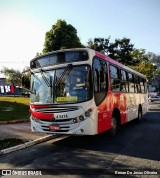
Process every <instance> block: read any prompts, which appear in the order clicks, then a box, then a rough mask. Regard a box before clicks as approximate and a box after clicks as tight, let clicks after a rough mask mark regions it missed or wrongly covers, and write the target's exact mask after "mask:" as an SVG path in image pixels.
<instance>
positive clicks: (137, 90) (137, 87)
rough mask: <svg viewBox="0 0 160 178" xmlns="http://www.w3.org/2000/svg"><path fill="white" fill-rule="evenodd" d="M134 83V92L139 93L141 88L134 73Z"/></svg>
mask: <svg viewBox="0 0 160 178" xmlns="http://www.w3.org/2000/svg"><path fill="white" fill-rule="evenodd" d="M134 83H135V93H140V92H141V89H140V83H139V77H138V76H136V75H135V76H134Z"/></svg>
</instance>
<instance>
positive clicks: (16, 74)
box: [0, 67, 22, 86]
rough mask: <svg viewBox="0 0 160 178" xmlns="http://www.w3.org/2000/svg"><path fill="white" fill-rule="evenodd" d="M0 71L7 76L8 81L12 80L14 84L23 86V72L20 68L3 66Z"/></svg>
mask: <svg viewBox="0 0 160 178" xmlns="http://www.w3.org/2000/svg"><path fill="white" fill-rule="evenodd" d="M0 72H1V73H2V74H4V75H5V76H6V77H7V81H8V82H11V83H12V84H13V85H18V86H21V78H22V73H21V72H20V71H19V70H15V69H9V68H7V67H3V69H2V70H1V71H0Z"/></svg>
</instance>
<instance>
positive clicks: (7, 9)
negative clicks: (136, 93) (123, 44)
mask: <svg viewBox="0 0 160 178" xmlns="http://www.w3.org/2000/svg"><path fill="white" fill-rule="evenodd" d="M58 19H62V20H65V21H66V22H67V23H68V24H71V25H72V26H74V27H75V28H76V29H77V35H78V37H79V38H80V40H81V43H82V44H84V45H87V41H88V40H89V39H90V38H92V39H94V38H95V37H102V38H108V36H111V40H110V41H111V42H113V41H114V40H115V39H116V38H123V37H127V38H130V39H131V43H132V44H134V47H135V48H138V49H145V50H146V51H147V52H153V53H155V54H160V44H159V42H160V23H159V22H160V0H58V1H57V0H0V70H1V69H2V68H3V67H4V66H5V67H8V68H14V69H19V70H22V69H24V68H25V67H26V66H29V61H30V60H31V59H33V58H34V57H35V55H36V53H37V52H41V51H42V49H43V44H44V41H45V33H46V32H47V31H49V30H50V29H51V28H52V25H54V24H55V23H56V22H57V20H58ZM0 77H2V75H1V74H0Z"/></svg>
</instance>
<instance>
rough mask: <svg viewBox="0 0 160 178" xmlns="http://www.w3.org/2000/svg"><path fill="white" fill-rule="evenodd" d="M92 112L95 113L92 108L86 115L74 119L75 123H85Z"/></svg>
mask: <svg viewBox="0 0 160 178" xmlns="http://www.w3.org/2000/svg"><path fill="white" fill-rule="evenodd" d="M92 112H93V109H91V108H90V109H88V110H87V111H86V112H85V113H84V114H82V115H80V116H79V117H77V118H73V122H74V123H77V122H82V121H84V120H85V119H87V118H88V117H90V116H91V114H92Z"/></svg>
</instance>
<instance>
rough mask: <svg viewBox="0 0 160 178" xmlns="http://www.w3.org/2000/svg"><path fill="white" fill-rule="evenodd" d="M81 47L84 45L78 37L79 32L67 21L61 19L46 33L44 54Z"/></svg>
mask: <svg viewBox="0 0 160 178" xmlns="http://www.w3.org/2000/svg"><path fill="white" fill-rule="evenodd" d="M80 47H82V44H81V42H80V39H79V38H78V36H77V30H76V29H75V28H74V27H73V26H72V25H70V24H67V23H66V21H65V20H61V19H59V20H57V23H56V24H55V25H52V29H51V30H49V31H48V32H46V37H45V42H44V49H43V53H47V52H51V51H55V50H60V49H64V48H65V49H67V48H80Z"/></svg>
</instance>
